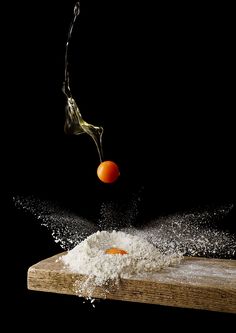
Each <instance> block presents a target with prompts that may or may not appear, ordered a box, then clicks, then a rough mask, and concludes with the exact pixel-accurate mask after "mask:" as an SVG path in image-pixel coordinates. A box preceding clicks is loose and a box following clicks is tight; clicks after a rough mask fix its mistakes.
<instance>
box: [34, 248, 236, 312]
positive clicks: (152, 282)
mask: <svg viewBox="0 0 236 333" xmlns="http://www.w3.org/2000/svg"><path fill="white" fill-rule="evenodd" d="M64 254H65V253H60V254H58V255H56V256H53V257H51V258H48V259H45V260H43V261H40V262H39V263H37V264H35V265H33V266H31V267H30V268H29V270H28V289H30V290H38V291H44V292H52V293H60V294H68V295H75V294H76V291H75V288H74V283H75V281H77V282H76V283H77V286H78V283H81V282H82V281H84V278H85V277H84V276H82V275H79V274H74V273H72V272H70V271H69V270H68V269H67V268H64V267H63V264H62V262H61V261H57V259H58V258H59V257H61V256H62V255H64ZM83 296H85V297H86V294H84V295H83ZM92 296H93V297H94V298H104V291H103V289H101V288H96V289H95V290H94V292H93V295H92ZM106 298H107V299H113V300H124V301H131V302H141V303H150V304H160V305H167V306H174V307H183V308H193V309H204V310H211V311H220V312H232V313H236V260H223V259H206V258H190V257H186V258H184V260H183V261H182V262H181V263H180V264H179V265H176V266H174V267H173V266H172V267H168V268H166V269H164V270H162V271H160V272H158V273H155V274H148V275H146V276H143V277H133V278H132V279H123V280H122V281H121V284H120V287H119V288H113V289H112V291H111V292H110V293H108V294H107V295H106Z"/></svg>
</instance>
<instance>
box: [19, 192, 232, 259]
mask: <svg viewBox="0 0 236 333" xmlns="http://www.w3.org/2000/svg"><path fill="white" fill-rule="evenodd" d="M13 200H14V203H15V206H16V207H17V208H20V209H23V210H24V211H26V212H29V213H30V214H31V215H33V216H34V217H35V219H36V220H39V221H40V222H41V225H43V226H46V227H47V228H48V229H49V230H50V231H51V233H52V236H53V238H54V240H55V242H57V243H59V244H60V245H61V247H62V248H63V249H65V250H70V249H72V248H73V247H75V246H76V245H77V244H78V243H80V242H81V241H82V240H84V239H86V238H87V237H88V236H90V235H91V234H93V233H95V232H97V231H99V230H100V231H101V230H107V231H111V227H110V226H111V225H112V226H113V229H115V230H117V231H123V232H126V233H129V234H131V235H135V236H139V237H141V238H144V239H146V240H147V241H149V242H150V243H152V244H153V245H155V246H156V247H157V248H158V250H159V251H162V252H163V253H176V252H181V253H184V254H185V255H189V256H206V257H214V258H231V259H232V258H235V256H236V235H235V234H234V233H232V232H229V231H227V230H222V229H220V228H219V227H217V225H216V223H217V221H218V222H219V220H222V225H221V227H222V228H224V227H225V226H224V224H223V222H224V217H227V216H228V214H230V212H231V210H232V208H233V205H232V204H227V205H222V206H218V207H215V208H214V209H213V208H212V209H205V210H201V211H200V210H195V211H192V212H183V213H178V214H177V213H176V214H172V215H168V216H162V217H159V218H157V219H156V220H153V221H149V222H147V223H146V224H144V225H142V226H139V227H138V226H136V227H134V226H132V225H131V223H130V219H129V217H131V219H133V220H135V217H136V216H137V203H136V202H135V200H134V197H132V198H131V199H130V202H129V203H128V204H127V205H126V206H124V204H123V206H122V203H121V206H118V205H115V204H113V205H112V204H111V203H109V204H106V203H102V209H101V216H100V218H98V219H97V221H96V222H92V221H89V220H87V219H85V218H82V217H80V216H78V215H76V214H75V213H72V212H70V211H68V210H66V209H63V208H62V207H60V206H57V205H56V204H53V203H51V202H48V201H42V200H40V199H37V198H32V197H31V198H27V197H20V196H18V197H14V198H13ZM121 207H122V209H121ZM122 211H123V212H124V213H123V215H122V214H121V212H122ZM117 217H118V218H117ZM118 220H120V224H119V221H118ZM133 224H134V221H133Z"/></svg>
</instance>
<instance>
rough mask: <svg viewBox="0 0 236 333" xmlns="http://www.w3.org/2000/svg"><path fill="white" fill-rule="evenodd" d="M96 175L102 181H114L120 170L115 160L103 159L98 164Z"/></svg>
mask: <svg viewBox="0 0 236 333" xmlns="http://www.w3.org/2000/svg"><path fill="white" fill-rule="evenodd" d="M97 175H98V178H99V179H100V180H101V181H102V182H103V183H114V182H115V181H116V180H117V178H118V177H119V175H120V170H119V168H118V166H117V164H116V163H115V162H112V161H104V162H102V163H101V164H100V165H99V166H98V169H97Z"/></svg>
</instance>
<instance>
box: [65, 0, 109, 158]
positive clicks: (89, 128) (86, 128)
mask: <svg viewBox="0 0 236 333" xmlns="http://www.w3.org/2000/svg"><path fill="white" fill-rule="evenodd" d="M79 14H80V2H77V3H76V4H75V7H74V16H73V19H72V22H71V25H70V28H69V32H68V37H67V42H66V50H65V81H64V83H63V88H62V90H63V93H64V94H65V96H66V99H67V104H66V108H65V111H66V121H65V126H64V130H65V133H67V134H74V135H80V134H83V133H87V134H88V135H89V136H91V138H92V139H93V141H94V142H95V145H96V147H97V151H98V155H99V159H100V162H102V160H103V150H102V134H103V128H102V127H99V126H94V125H92V124H89V123H87V122H86V121H85V120H84V119H83V117H82V115H81V113H80V110H79V107H78V105H77V103H76V101H75V99H74V98H73V96H72V94H71V89H70V75H69V69H68V67H69V62H68V50H69V44H70V40H71V37H72V33H73V28H74V25H75V22H76V20H77V17H78V16H79Z"/></svg>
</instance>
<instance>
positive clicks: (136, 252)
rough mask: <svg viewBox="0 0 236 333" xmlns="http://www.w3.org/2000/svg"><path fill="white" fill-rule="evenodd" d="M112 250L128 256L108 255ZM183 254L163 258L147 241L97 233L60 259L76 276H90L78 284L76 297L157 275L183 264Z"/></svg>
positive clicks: (76, 284)
mask: <svg viewBox="0 0 236 333" xmlns="http://www.w3.org/2000/svg"><path fill="white" fill-rule="evenodd" d="M110 248H119V249H122V250H124V251H126V252H127V254H123V255H122V254H106V253H105V251H106V250H107V249H110ZM181 257H182V255H181V254H180V253H168V254H164V253H162V252H160V251H159V250H158V249H157V248H156V247H155V246H154V245H152V244H151V243H149V242H148V241H147V240H145V239H142V238H140V237H137V236H132V235H129V234H127V233H124V232H121V231H112V232H108V231H98V232H96V233H94V234H92V235H91V236H89V237H88V238H87V239H85V240H84V241H82V242H81V243H80V244H79V245H77V246H76V247H75V248H74V249H72V250H71V251H69V252H68V253H67V254H66V255H64V256H63V257H61V260H62V261H63V263H64V264H65V265H66V266H67V267H68V268H69V269H70V271H72V272H73V273H79V274H83V275H86V276H87V280H85V282H84V283H83V284H82V286H81V283H79V282H78V283H75V289H76V292H77V294H79V295H80V294H81V293H83V294H84V293H86V294H87V296H88V297H91V296H92V293H93V290H94V288H95V287H97V286H99V287H106V288H108V290H107V289H104V293H105V292H106V291H107V292H109V285H112V286H114V285H118V284H119V281H120V279H121V278H131V277H133V276H141V275H143V274H145V273H148V272H152V273H154V272H157V271H159V270H161V269H163V268H164V267H167V266H169V265H173V264H177V263H179V262H180V260H181Z"/></svg>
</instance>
